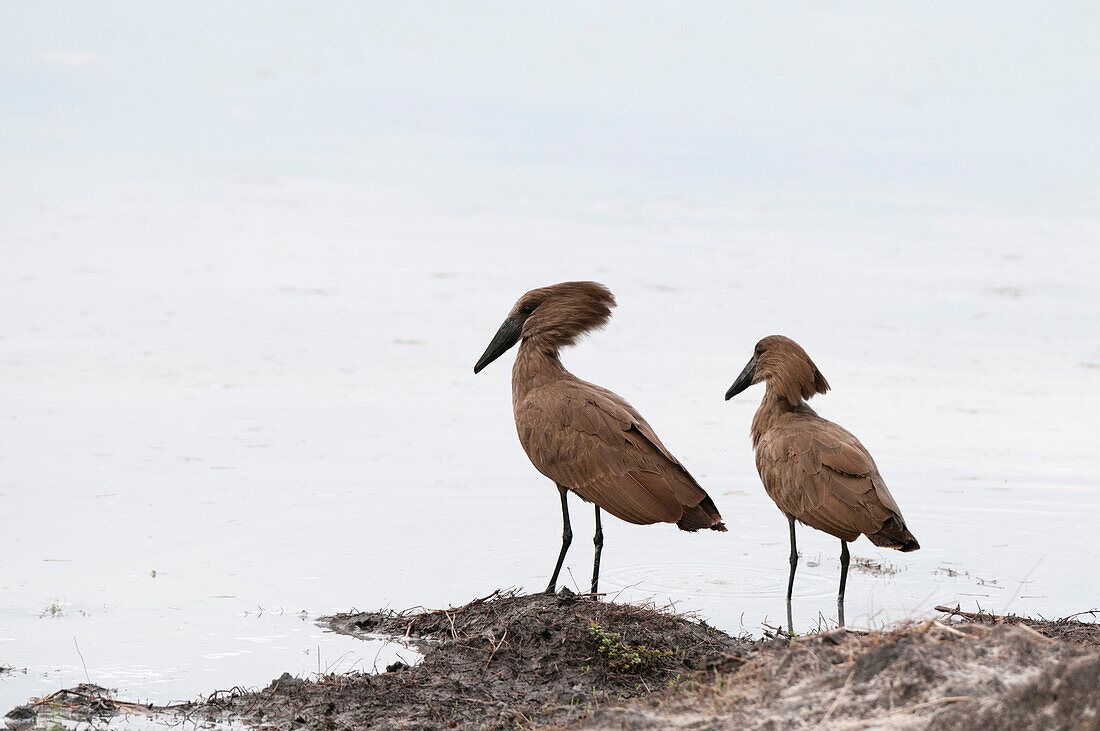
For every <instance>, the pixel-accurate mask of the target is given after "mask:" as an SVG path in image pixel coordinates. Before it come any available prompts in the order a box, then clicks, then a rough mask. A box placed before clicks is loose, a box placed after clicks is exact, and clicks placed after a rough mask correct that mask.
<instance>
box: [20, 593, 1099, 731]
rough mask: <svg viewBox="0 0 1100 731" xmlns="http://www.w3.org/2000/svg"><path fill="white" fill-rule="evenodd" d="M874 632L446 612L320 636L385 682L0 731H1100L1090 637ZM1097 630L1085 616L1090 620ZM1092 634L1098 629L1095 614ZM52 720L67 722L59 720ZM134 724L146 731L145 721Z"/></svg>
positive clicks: (356, 624)
mask: <svg viewBox="0 0 1100 731" xmlns="http://www.w3.org/2000/svg"><path fill="white" fill-rule="evenodd" d="M938 609H940V610H941V611H944V612H945V613H946V614H947V615H948V616H944V617H942V618H941V619H938V620H928V621H926V622H923V623H919V624H913V625H909V626H906V627H902V628H898V629H894V630H891V631H885V632H858V631H850V630H845V629H834V630H831V631H825V632H821V633H818V634H814V635H810V636H804V637H795V638H777V639H772V640H769V641H755V642H754V641H752V640H749V639H747V638H743V637H742V638H734V637H730V636H729V635H726V634H725V633H723V632H720V631H718V630H716V629H714V628H713V627H710V626H708V625H707V624H705V623H704V622H700V621H698V620H696V619H693V618H691V617H685V616H681V615H676V614H673V613H671V612H670V611H667V610H664V611H663V610H658V609H655V608H652V607H640V606H633V605H623V604H614V603H608V602H601V601H596V600H595V599H593V598H590V597H585V596H577V595H574V594H573V593H572V592H569V591H568V590H563V591H562V593H560V594H557V595H546V594H537V595H533V596H518V595H516V594H514V593H509V592H505V593H501V592H494V593H493V594H492V595H490V596H488V597H484V598H482V599H477V600H475V601H473V602H470V603H469V604H467V605H465V606H462V607H458V608H454V609H445V610H435V611H418V612H411V611H409V612H399V613H398V612H362V613H356V614H341V615H336V616H334V617H327V618H324V619H323V620H321V622H322V623H323V624H324V625H326V626H328V627H330V628H332V629H333V630H334V631H337V632H344V633H347V634H351V635H354V636H360V637H370V638H377V637H378V636H388V637H393V638H401V641H403V642H411V643H413V644H415V645H416V646H417V647H418V648H419V649H420V651H421V652H422V653H423V654H424V658H423V660H422V661H421V662H420V663H418V664H415V665H413V666H412V667H410V666H408V665H406V664H404V663H394V664H392V665H391V666H390V667H389V668H387V672H384V673H378V674H367V673H349V674H341V675H336V674H333V675H320V676H317V677H314V678H311V679H302V678H295V677H292V676H290V675H289V674H285V673H284V674H283V675H282V676H281V677H280V678H278V679H277V680H275V681H273V682H272V683H271V684H270V685H269V686H268V687H267V688H265V689H263V690H259V691H247V690H242V689H239V688H238V689H234V690H233V691H232V692H230V693H228V694H226V693H219V694H215V696H212V697H211V698H209V699H207V700H206V701H204V702H201V703H189V704H181V705H175V706H169V707H158V706H148V705H138V704H133V703H126V702H123V701H119V700H117V699H115V698H114V697H113V695H112V694H111V693H110V692H109V691H105V690H104V689H102V688H99V687H98V686H86V685H82V686H78V687H77V688H74V689H72V690H68V691H60V692H59V693H55V694H53V695H52V696H49V697H48V698H45V699H42V700H40V701H35V702H33V703H31V704H28V705H26V706H20V707H19V708H17V709H15V710H14V711H12V713H11V714H10V715H9V716H8V717H7V718H6V719H4V721H5V722H6V723H7V724H8V725H7V728H29V727H31V726H32V725H33V724H34V723H35V722H36V718H37V719H38V720H41V719H42V718H45V717H46V716H43V715H42V714H43V713H44V712H46V713H49V714H56V713H59V712H60V713H62V714H63V715H64V716H65V717H66V718H72V719H76V720H79V721H83V722H85V723H98V724H101V725H102V724H105V723H106V720H107V719H108V718H109V717H111V716H116V715H122V714H131V715H132V717H134V718H137V716H139V715H140V716H142V717H144V719H149V718H152V717H155V718H157V719H158V720H159V721H165V722H172V723H178V722H180V721H186V722H188V723H195V724H199V725H202V724H210V723H213V724H232V725H233V726H234V727H236V726H238V725H245V726H252V727H258V728H264V729H358V728H376V729H420V728H448V727H451V728H455V727H458V728H462V727H468V728H506V727H507V728H514V727H516V726H517V725H518V726H534V727H539V728H544V727H570V728H582V727H583V728H616V729H618V728H638V729H642V728H652V729H656V728H686V727H690V728H697V729H721V728H730V727H735V728H747V729H776V728H809V727H822V728H837V729H840V728H843V729H854V728H891V729H894V728H901V729H908V728H913V729H915V728H926V727H930V728H946V729H962V728H973V727H974V726H977V725H986V726H988V727H991V728H1016V729H1062V728H1065V729H1093V730H1094V731H1095V730H1100V627H1098V625H1096V624H1094V623H1089V622H1082V621H1080V620H1079V619H1077V618H1076V617H1078V616H1080V615H1075V616H1074V617H1069V618H1066V619H1062V620H1054V621H1048V620H1033V619H1026V618H1022V617H1000V616H994V615H990V614H985V613H979V614H969V613H966V612H960V611H958V610H957V609H956V610H950V609H946V608H938ZM1083 614H1090V613H1083ZM1091 614H1093V616H1095V613H1091ZM59 709H60V710H59ZM143 722H144V721H143Z"/></svg>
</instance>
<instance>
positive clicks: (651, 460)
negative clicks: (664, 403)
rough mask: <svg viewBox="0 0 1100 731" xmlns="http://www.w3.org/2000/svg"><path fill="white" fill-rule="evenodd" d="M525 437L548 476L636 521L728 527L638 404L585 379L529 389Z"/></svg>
mask: <svg viewBox="0 0 1100 731" xmlns="http://www.w3.org/2000/svg"><path fill="white" fill-rule="evenodd" d="M515 415H516V429H517V431H518V432H519V439H520V443H521V444H522V445H523V448H524V451H526V452H527V456H528V457H529V458H530V459H531V462H532V463H533V464H534V465H535V467H536V468H537V469H538V470H539V472H541V473H542V474H544V475H546V476H547V477H549V478H550V479H552V480H554V482H556V483H558V484H560V485H564V486H565V487H567V488H569V489H570V490H572V491H573V492H575V493H576V494H577V495H579V496H580V497H582V498H583V499H585V500H587V501H589V502H592V503H595V504H596V505H598V506H600V507H601V508H603V509H605V510H607V511H608V512H609V513H611V514H612V515H614V516H615V517H617V518H620V519H622V520H625V521H627V522H629V523H636V524H642V525H645V524H649V523H662V522H663V523H679V524H680V527H681V528H684V529H685V530H698V529H699V528H712V529H714V530H724V526H722V525H721V519H722V518H721V516H720V515H719V514H718V511H717V509H716V508H714V503H713V502H712V501H711V500H710V498H708V497H707V493H706V492H705V491H704V490H703V488H701V487H699V485H698V484H697V483H696V482H695V480H694V479H693V478H692V477H691V475H690V474H688V472H687V470H685V469H684V468H683V466H682V465H680V463H679V462H677V461H676V459H675V458H674V457H672V455H671V454H670V453H669V452H668V450H667V449H666V448H665V446H664V445H663V444H661V442H660V441H659V440H658V439H657V436H656V435H655V434H654V433H653V430H652V428H651V427H650V426H649V424H648V423H646V421H645V419H643V418H642V417H641V415H640V414H638V412H637V411H635V410H634V408H633V407H632V406H630V404H628V403H627V402H626V401H624V400H623V399H622V398H620V397H619V396H617V395H615V394H614V393H612V392H610V391H607V390H606V389H602V388H600V387H598V386H594V385H592V384H590V383H586V382H584V381H580V380H575V381H574V380H569V381H555V382H554V383H551V384H549V385H547V386H543V387H541V388H537V389H534V390H532V391H531V392H529V393H528V394H527V396H526V398H524V400H523V402H522V403H520V404H518V405H517V407H516V411H515Z"/></svg>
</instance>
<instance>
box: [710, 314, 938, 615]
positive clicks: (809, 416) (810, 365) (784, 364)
mask: <svg viewBox="0 0 1100 731" xmlns="http://www.w3.org/2000/svg"><path fill="white" fill-rule="evenodd" d="M761 381H764V382H765V383H766V384H767V385H766V390H765V391H764V400H763V401H762V402H761V403H760V408H759V409H757V410H756V416H754V417H753V419H752V444H753V448H754V450H755V451H756V469H757V471H758V472H759V473H760V480H761V481H762V482H763V483H764V489H765V490H767V492H768V496H769V497H771V499H772V500H774V501H775V504H776V505H778V506H779V509H780V510H782V511H783V514H784V515H786V516H787V520H788V521H789V523H790V528H791V573H790V578H789V579H788V580H787V606H788V610H787V613H788V617H789V616H790V601H791V590H792V589H793V588H794V571H795V567H796V566H797V565H798V550H797V549H796V548H795V540H794V522H795V521H796V520H798V521H800V522H802V523H805V524H806V525H808V526H810V527H812V528H817V529H818V530H821V531H825V532H826V533H828V534H830V535H833V536H836V537H837V538H839V539H840V546H841V548H840V592H839V593H838V595H837V610H838V614H839V619H840V624H842V625H843V624H844V583H845V581H846V580H847V578H848V542H849V541H854V540H855V539H857V538H859V536H860V534H863V535H865V536H867V537H868V538H870V539H871V543H874V544H875V545H876V546H883V547H885V548H896V549H898V550H899V551H915V550H917V549H918V548H920V544H918V543H917V539H916V538H915V537H914V536H913V534H912V533H910V532H909V529H908V528H906V527H905V519H904V518H902V517H901V509H900V508H899V507H898V504H897V502H895V501H894V497H893V496H892V495H891V494H890V491H889V490H887V489H886V483H885V482H884V481H883V479H882V475H880V474H879V472H878V467H876V466H875V461H874V460H873V459H872V458H871V455H870V453H868V451H867V449H866V448H864V446H863V445H862V444H860V443H859V440H858V439H856V438H855V437H854V436H852V435H851V434H850V433H849V432H848V431H847V430H845V429H844V428H842V427H840V426H838V425H837V424H834V423H833V422H831V421H828V420H826V419H822V418H821V417H820V416H818V415H817V413H816V412H815V411H814V410H813V409H811V408H810V407H809V406H807V405H806V402H805V401H804V399H808V398H811V397H812V396H813V395H814V394H815V393H825V392H826V391H828V390H829V384H828V382H827V381H826V380H825V377H824V376H822V375H821V371H819V370H818V369H817V366H816V365H814V362H813V361H812V360H810V356H808V355H806V351H805V350H803V349H802V346H800V345H799V344H798V343H796V342H795V341H793V340H791V339H790V338H785V337H783V336H782V335H771V336H769V337H766V338H764V339H763V340H761V341H760V342H759V343H757V344H756V350H755V352H754V353H753V356H752V359H750V360H749V363H748V365H746V366H745V369H744V370H743V371H741V375H739V376H737V380H736V381H734V382H733V385H732V386H730V389H729V390H728V391H726V400H727V401H729V400H730V399H731V398H733V397H734V396H736V395H737V394H739V393H741V392H742V391H744V390H745V389H746V388H748V387H749V386H751V385H754V384H757V383H760V382H761Z"/></svg>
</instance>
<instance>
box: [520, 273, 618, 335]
mask: <svg viewBox="0 0 1100 731" xmlns="http://www.w3.org/2000/svg"><path fill="white" fill-rule="evenodd" d="M614 306H615V295H613V294H611V291H610V290H609V289H608V288H607V287H605V286H603V285H602V284H599V283H597V282H562V283H560V284H553V285H550V286H549V287H540V288H539V289H532V290H531V291H530V292H528V293H527V294H525V295H523V296H522V297H520V298H519V301H518V302H516V305H515V307H513V308H512V314H511V316H512V317H519V318H523V331H522V337H523V339H524V340H529V341H532V342H533V343H534V344H537V345H540V346H542V347H546V348H550V349H553V350H557V349H558V348H562V347H565V346H567V345H572V344H574V343H575V342H577V340H578V339H579V338H580V336H581V335H584V334H585V333H588V332H591V331H593V330H597V329H599V328H601V327H603V326H604V325H606V324H607V321H608V319H609V318H610V317H611V308H612V307H614Z"/></svg>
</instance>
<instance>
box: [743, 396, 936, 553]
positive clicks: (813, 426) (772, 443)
mask: <svg viewBox="0 0 1100 731" xmlns="http://www.w3.org/2000/svg"><path fill="white" fill-rule="evenodd" d="M756 465H757V469H758V470H759V472H760V478H761V480H762V481H763V482H764V488H765V489H766V490H767V492H768V495H769V496H771V498H772V499H773V500H774V501H775V503H776V505H778V506H779V509H780V510H782V511H783V512H784V513H785V514H786V515H788V516H790V517H794V518H796V519H798V520H799V521H801V522H803V523H805V524H806V525H809V526H812V527H814V528H817V529H818V530H822V531H825V532H826V533H829V534H831V535H834V536H836V537H837V538H841V539H843V540H845V541H853V540H855V539H856V538H858V537H859V536H860V534H865V535H867V536H868V537H870V538H871V540H872V541H874V542H875V543H877V544H879V545H886V546H889V547H894V548H903V550H911V549H906V548H905V545H906V542H907V541H908V540H911V541H912V545H913V546H914V547H916V539H915V538H913V537H912V534H910V533H909V532H908V530H906V529H905V521H904V519H903V518H902V517H901V510H900V509H899V508H898V504H897V502H896V501H895V500H894V497H893V496H892V495H891V494H890V491H889V490H888V489H887V488H886V483H885V482H884V481H883V479H882V476H881V475H879V472H878V467H876V466H875V462H874V460H873V459H872V458H871V455H870V454H869V453H868V452H867V450H866V449H865V448H864V446H863V445H862V444H860V442H859V440H858V439H856V438H855V437H854V436H852V435H851V434H850V433H849V432H848V431H846V430H845V429H844V428H842V427H840V426H839V425H837V424H834V423H832V422H831V421H827V420H825V419H822V418H821V417H819V416H817V415H816V414H813V413H812V411H810V410H809V409H808V408H807V409H806V410H805V412H792V413H788V414H785V415H784V416H783V417H782V418H780V419H779V422H778V423H777V424H776V425H775V426H773V427H772V428H771V429H769V430H768V431H767V432H766V433H764V434H763V435H762V437H761V439H760V441H759V443H758V444H757V450H756ZM896 528H900V531H898V530H896ZM883 532H885V533H890V534H897V535H889V536H887V535H883ZM880 541H882V542H880Z"/></svg>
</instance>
